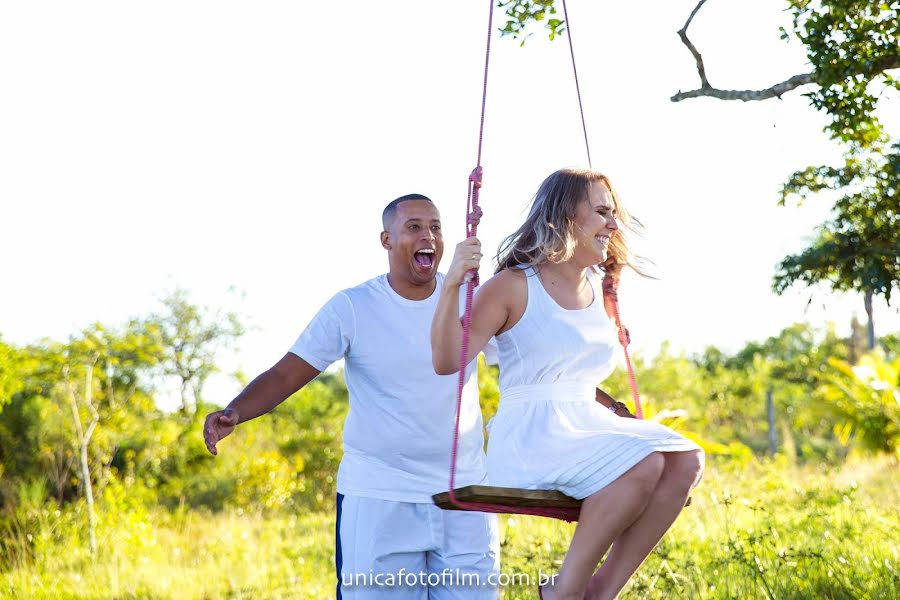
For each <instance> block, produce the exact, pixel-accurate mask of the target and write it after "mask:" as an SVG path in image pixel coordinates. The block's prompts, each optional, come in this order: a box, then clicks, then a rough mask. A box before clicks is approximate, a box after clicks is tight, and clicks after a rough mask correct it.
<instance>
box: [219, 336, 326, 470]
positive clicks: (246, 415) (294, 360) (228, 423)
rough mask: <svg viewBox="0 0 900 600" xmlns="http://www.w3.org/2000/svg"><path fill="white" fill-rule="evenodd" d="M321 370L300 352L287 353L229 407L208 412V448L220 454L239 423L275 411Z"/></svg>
mask: <svg viewBox="0 0 900 600" xmlns="http://www.w3.org/2000/svg"><path fill="white" fill-rule="evenodd" d="M319 373H320V371H319V370H318V369H316V368H315V367H313V366H312V365H310V364H309V363H308V362H306V361H305V360H303V359H302V358H300V357H299V356H297V355H296V354H293V353H291V352H288V353H287V354H285V355H284V357H283V358H282V359H281V360H279V361H278V362H277V363H276V364H275V365H274V366H273V367H272V368H271V369H269V370H267V371H265V372H263V373H261V374H260V375H259V376H258V377H256V379H254V380H253V381H251V382H250V384H249V385H248V386H247V387H245V388H244V389H243V390H242V391H241V393H240V394H238V395H237V397H236V398H235V399H234V400H232V401H231V402H230V403H229V404H228V406H226V407H225V408H224V409H222V410H217V411H215V412H213V413H210V414H208V415H206V423H205V424H204V425H203V439H204V441H205V442H206V448H207V450H209V451H210V452H211V453H212V454H214V455H215V454H218V450H217V449H216V444H217V443H218V442H219V441H220V440H221V439H222V438H224V437H225V436H227V435H228V434H230V433H231V432H232V431H234V428H235V427H237V425H238V424H239V423H244V422H245V421H249V420H251V419H255V418H256V417H258V416H260V415H264V414H266V413H267V412H269V411H271V410H272V409H274V408H275V407H276V406H278V405H279V404H281V403H282V402H284V401H285V400H286V399H287V398H288V397H290V396H291V394H293V393H295V392H296V391H297V390H299V389H300V388H302V387H303V386H304V385H306V384H307V383H309V382H310V381H312V380H313V379H315V377H316V375H318V374H319Z"/></svg>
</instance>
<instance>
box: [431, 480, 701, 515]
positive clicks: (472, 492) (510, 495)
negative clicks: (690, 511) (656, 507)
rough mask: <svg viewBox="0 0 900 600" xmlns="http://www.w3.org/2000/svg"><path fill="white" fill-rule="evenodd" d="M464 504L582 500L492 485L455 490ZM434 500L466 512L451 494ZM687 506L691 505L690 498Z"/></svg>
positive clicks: (542, 504) (565, 504) (570, 503)
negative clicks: (452, 499)
mask: <svg viewBox="0 0 900 600" xmlns="http://www.w3.org/2000/svg"><path fill="white" fill-rule="evenodd" d="M454 492H455V493H456V498H457V499H458V500H460V501H462V502H473V503H479V504H498V505H503V506H510V507H525V508H580V507H581V500H576V499H575V498H571V497H569V496H566V495H565V494H563V493H562V492H558V491H556V490H526V489H521V488H508V487H494V486H491V485H467V486H465V487H461V488H456V489H455V490H454ZM431 498H432V500H433V501H434V503H435V504H436V505H438V506H439V507H441V508H443V509H445V510H466V509H465V508H460V507H459V506H457V505H455V504H453V502H451V501H450V492H441V493H440V494H434V495H433V496H432V497H431ZM684 505H685V506H690V505H691V499H690V497H688V499H687V502H685V503H684Z"/></svg>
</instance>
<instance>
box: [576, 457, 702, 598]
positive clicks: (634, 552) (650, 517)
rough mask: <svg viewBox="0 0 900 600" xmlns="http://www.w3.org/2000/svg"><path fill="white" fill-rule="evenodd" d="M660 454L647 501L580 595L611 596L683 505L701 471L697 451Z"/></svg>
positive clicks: (646, 553) (632, 571) (635, 567)
mask: <svg viewBox="0 0 900 600" xmlns="http://www.w3.org/2000/svg"><path fill="white" fill-rule="evenodd" d="M664 455H665V466H664V468H663V473H662V476H661V477H660V478H659V482H658V483H657V485H656V489H654V490H653V493H652V495H651V497H650V500H649V502H648V503H647V505H646V507H645V508H644V510H643V512H642V513H641V515H640V516H639V517H638V518H637V519H636V520H635V521H634V522H633V523H631V524H630V525H629V526H628V528H627V529H625V530H624V531H623V532H622V534H621V535H620V536H618V537H617V538H616V539H615V541H614V542H613V544H612V550H610V552H609V556H608V557H607V558H606V560H605V561H603V566H601V567H600V569H599V570H598V571H597V572H596V573H595V574H594V576H593V577H592V578H591V580H590V583H589V584H588V586H587V593H586V595H585V596H584V598H588V599H590V600H612V599H613V598H615V597H616V595H617V594H618V593H619V592H620V591H621V590H622V588H623V587H625V584H626V583H628V579H629V578H630V577H631V576H632V575H633V574H634V572H635V571H637V569H638V567H640V566H641V563H643V562H644V559H646V558H647V556H648V555H649V554H650V552H651V551H652V550H653V548H655V547H656V544H658V543H659V540H660V539H662V537H663V535H665V533H666V531H668V529H669V527H671V525H672V523H674V522H675V518H676V517H678V514H679V513H680V512H681V510H682V509H683V508H684V503H685V501H686V500H687V497H688V493H689V492H690V490H691V487H692V486H693V485H694V484H695V483H696V482H697V480H698V479H699V477H700V474H701V473H702V470H703V459H702V458H701V455H700V451H699V450H691V451H688V452H666V453H664Z"/></svg>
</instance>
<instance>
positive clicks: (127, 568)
mask: <svg viewBox="0 0 900 600" xmlns="http://www.w3.org/2000/svg"><path fill="white" fill-rule="evenodd" d="M120 492H123V493H124V492H127V490H120ZM23 493H24V494H31V497H26V498H25V499H26V500H27V501H28V502H23V503H21V504H20V506H19V509H18V511H17V514H16V515H6V516H5V517H4V518H3V521H2V523H3V524H4V526H3V529H0V535H2V536H4V538H5V540H4V544H3V545H2V548H4V549H5V553H6V556H2V557H0V565H2V571H0V597H2V598H48V599H49V598H53V599H57V598H147V599H150V598H153V599H156V598H173V599H189V598H190V599H193V598H197V599H201V598H202V599H215V598H273V599H274V598H315V599H321V598H330V597H333V596H334V582H335V579H334V571H333V552H334V516H333V514H332V513H331V512H324V513H309V514H283V513H277V512H276V513H269V514H263V513H256V514H251V513H247V512H243V511H240V510H226V511H222V512H218V513H211V512H206V511H197V510H188V509H186V508H185V507H180V508H176V509H174V510H171V511H169V510H165V509H163V508H162V507H149V508H148V507H144V506H143V505H142V504H141V503H139V502H129V500H128V496H127V493H125V495H121V494H114V493H109V494H105V495H104V498H103V499H102V501H101V502H100V506H99V515H100V519H101V520H100V527H99V542H100V552H99V555H98V557H97V559H96V561H92V560H91V558H90V555H89V552H88V550H87V544H86V541H85V539H84V534H83V531H82V527H81V524H82V523H83V522H84V515H83V514H82V512H83V510H84V509H83V506H80V505H77V504H76V505H73V506H71V507H67V508H66V509H64V510H62V511H58V510H56V507H55V505H53V504H46V501H45V500H42V499H41V493H40V490H24V491H23ZM35 498H37V499H35ZM898 508H900V472H898V467H897V463H896V461H895V460H893V459H891V458H883V459H876V460H860V461H853V462H850V463H848V464H846V465H845V466H844V467H843V468H841V469H840V470H819V469H816V468H814V467H804V468H800V467H794V466H791V465H788V464H786V463H784V462H779V461H774V462H773V461H769V462H765V463H757V462H751V463H749V464H745V465H742V466H737V465H736V464H724V465H720V466H718V467H716V466H714V465H710V467H709V468H708V469H707V473H706V475H705V476H704V480H703V482H702V483H701V485H700V487H699V488H698V489H697V490H695V492H694V494H693V502H692V505H691V506H690V507H689V508H687V509H686V510H685V511H684V512H683V513H682V515H681V516H680V517H679V519H678V521H677V522H676V523H675V525H674V526H673V528H672V530H671V531H670V532H669V533H668V534H667V536H666V538H665V539H664V540H663V542H662V543H661V544H660V546H659V547H658V548H657V549H656V550H655V551H654V553H653V554H652V555H651V557H650V558H649V559H648V560H647V562H646V563H645V564H644V565H643V566H642V567H641V569H640V570H639V571H638V573H637V574H636V575H635V577H634V578H633V579H632V581H631V583H630V584H629V587H628V588H626V590H625V592H624V593H623V595H622V597H623V598H652V599H662V598H666V599H670V598H685V599H687V598H691V599H693V598H711V599H712V598H715V599H726V598H728V599H731V598H734V599H737V598H740V599H745V598H750V599H752V598H760V599H774V598H779V599H795V598H797V599H799V598H834V599H843V598H848V599H849V598H871V599H879V600H880V599H886V598H900V516H898ZM573 531H574V525H570V524H565V523H560V522H556V521H551V520H547V519H540V518H534V517H519V516H516V517H508V518H507V517H504V518H502V519H501V540H502V541H501V543H502V557H503V572H504V573H507V574H513V573H526V574H529V575H532V576H536V575H537V573H538V571H539V570H540V571H541V572H543V573H547V572H553V571H555V569H557V568H558V566H559V565H560V564H561V561H562V558H563V557H564V555H565V550H566V547H567V544H568V541H569V539H570V538H571V534H572V532H573ZM503 597H504V598H507V599H526V598H527V599H531V598H535V597H536V595H535V593H534V590H533V588H532V587H530V586H528V587H526V586H509V587H507V588H505V589H504V595H503Z"/></svg>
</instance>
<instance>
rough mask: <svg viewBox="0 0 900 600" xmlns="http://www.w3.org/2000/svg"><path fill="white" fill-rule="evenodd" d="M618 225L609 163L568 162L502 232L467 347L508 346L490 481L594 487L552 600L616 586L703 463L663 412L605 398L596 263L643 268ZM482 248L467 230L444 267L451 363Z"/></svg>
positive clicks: (442, 320)
mask: <svg viewBox="0 0 900 600" xmlns="http://www.w3.org/2000/svg"><path fill="white" fill-rule="evenodd" d="M620 226H622V227H630V226H631V220H630V218H629V217H628V215H627V213H626V212H625V210H624V209H623V207H622V206H621V205H620V203H619V200H618V198H617V197H616V194H615V192H614V191H613V188H612V185H611V184H610V182H609V180H608V179H607V178H606V177H605V176H604V175H602V174H600V173H598V172H596V171H591V170H579V169H563V170H560V171H557V172H556V173H554V174H552V175H550V177H548V178H547V179H546V180H544V182H543V183H542V184H541V187H540V189H539V190H538V192H537V194H536V195H535V198H534V201H533V204H532V206H531V211H530V213H529V215H528V218H527V219H526V221H525V223H524V224H523V225H522V227H520V228H519V230H518V231H516V232H515V233H513V234H512V235H511V236H509V237H508V238H506V240H505V241H504V242H503V244H501V246H500V251H499V252H498V255H497V262H498V266H497V271H496V274H495V276H494V277H493V278H491V279H490V281H488V282H487V283H485V284H484V285H483V286H481V289H480V290H479V292H478V294H476V296H475V299H474V302H473V306H472V321H471V329H470V341H469V350H468V352H469V356H468V357H467V358H466V361H467V362H468V361H469V360H471V359H472V358H473V357H474V356H476V355H477V354H478V352H480V351H481V350H482V348H484V346H485V344H486V343H487V342H488V340H490V339H491V337H496V340H497V345H498V349H499V355H500V406H499V408H498V410H497V414H496V416H495V417H494V419H493V420H492V422H491V424H490V426H489V427H490V440H489V442H488V477H489V480H490V482H491V485H496V486H504V487H519V488H527V489H557V490H560V491H562V492H563V493H565V494H567V495H569V496H572V497H574V498H578V499H583V503H582V508H581V515H580V518H579V523H578V526H577V528H576V529H575V534H574V536H573V538H572V542H571V544H570V546H569V551H568V553H567V554H566V558H565V561H564V562H563V565H562V567H561V568H560V570H559V573H558V574H557V576H556V577H555V578H554V579H553V581H552V582H551V583H548V584H546V585H544V586H543V587H542V588H539V593H540V596H541V598H542V599H544V600H557V599H569V598H571V599H576V598H577V599H581V598H591V599H606V598H615V596H616V595H617V594H618V592H619V591H620V590H621V589H622V588H623V587H624V586H625V584H626V583H627V582H628V579H629V578H630V577H631V575H632V574H633V573H634V572H635V571H636V570H637V568H638V567H639V566H640V564H641V563H642V562H643V561H644V559H645V558H646V557H647V555H648V554H649V553H650V551H651V550H652V549H653V548H654V547H655V546H656V544H657V542H658V541H659V540H660V538H662V536H663V534H664V533H665V532H666V530H667V529H668V528H669V527H670V526H671V524H672V523H673V522H674V520H675V518H676V517H677V516H678V514H679V513H680V512H681V509H682V508H683V507H684V504H685V500H686V499H687V497H688V493H689V491H690V490H691V489H692V488H693V487H694V486H695V485H696V484H697V483H698V482H699V479H700V476H701V473H702V469H703V452H702V450H701V449H700V448H699V446H697V445H696V444H695V443H694V442H692V441H690V440H688V439H686V438H684V437H682V436H681V435H679V434H677V433H675V432H674V431H672V430H671V429H669V428H667V427H665V426H663V425H660V424H658V423H652V422H647V421H638V420H634V419H623V418H619V417H617V416H615V415H614V414H613V413H611V412H609V411H608V410H607V409H605V408H603V407H602V406H600V405H599V404H598V403H596V402H595V401H594V398H595V386H596V384H597V383H598V382H600V381H601V380H603V379H604V378H605V377H607V376H608V375H609V374H610V373H611V372H612V371H613V368H614V366H613V359H614V349H615V342H616V338H617V332H616V329H615V326H614V325H613V323H612V321H611V320H610V318H609V315H607V313H606V311H605V308H604V302H603V301H602V291H601V285H602V283H601V279H600V276H599V273H598V269H597V265H602V267H603V269H604V270H605V271H606V273H607V275H608V276H610V277H615V278H617V277H618V275H619V271H620V269H621V266H622V265H628V266H631V267H632V268H635V269H636V270H638V269H637V268H636V267H635V265H634V263H633V260H632V258H631V254H630V252H629V249H628V246H627V243H626V240H625V238H624V236H623V235H622V233H621V230H620ZM481 257H482V254H481V245H480V242H479V241H478V240H477V239H476V238H469V239H467V240H465V241H464V242H462V243H460V244H459V245H458V246H457V247H456V252H455V255H454V257H453V262H452V264H451V265H450V269H449V271H448V273H447V275H446V277H445V279H444V288H443V290H442V292H441V298H440V301H439V303H438V308H437V310H436V312H435V317H434V321H433V322H432V328H431V345H432V356H433V358H432V360H433V363H434V367H435V371H436V372H437V373H439V374H449V373H454V372H456V371H457V370H458V368H459V364H458V362H459V348H460V346H461V339H462V326H461V324H460V320H459V318H458V312H457V311H458V294H459V287H460V286H461V285H462V284H463V282H464V281H465V277H466V273H467V272H468V271H470V270H472V269H477V268H478V266H479V264H480V261H481ZM638 271H639V270H638ZM610 547H612V548H611V550H610V552H609V556H608V557H607V559H606V560H605V561H604V563H603V565H602V566H601V568H600V569H599V570H597V571H596V573H595V572H594V571H595V569H596V568H597V565H598V564H599V562H600V560H601V558H603V555H604V554H605V553H606V551H607V550H609V549H610Z"/></svg>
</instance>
